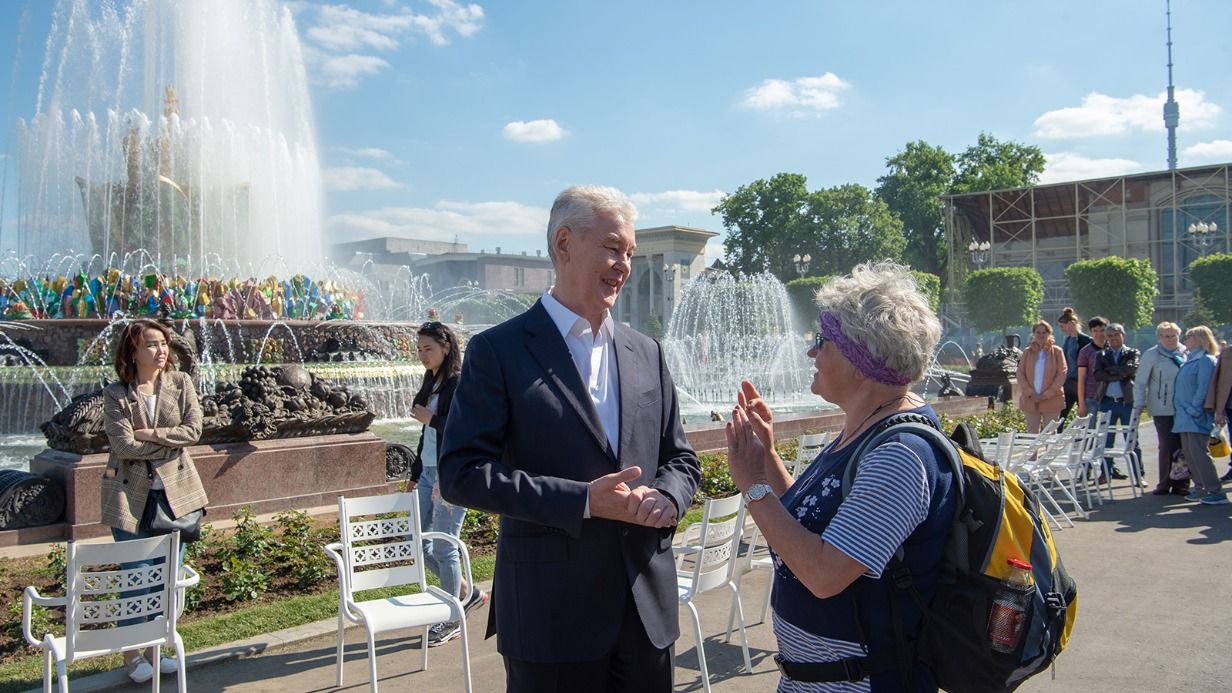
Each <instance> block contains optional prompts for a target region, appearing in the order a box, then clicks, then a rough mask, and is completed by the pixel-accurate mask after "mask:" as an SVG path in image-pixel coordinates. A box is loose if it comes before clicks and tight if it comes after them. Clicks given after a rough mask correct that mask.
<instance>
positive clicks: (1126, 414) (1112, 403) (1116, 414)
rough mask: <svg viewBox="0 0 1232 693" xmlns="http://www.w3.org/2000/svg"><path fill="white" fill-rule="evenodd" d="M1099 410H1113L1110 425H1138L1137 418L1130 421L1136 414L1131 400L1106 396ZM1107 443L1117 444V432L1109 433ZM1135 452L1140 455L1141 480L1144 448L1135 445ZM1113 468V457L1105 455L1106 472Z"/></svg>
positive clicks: (1110, 444)
mask: <svg viewBox="0 0 1232 693" xmlns="http://www.w3.org/2000/svg"><path fill="white" fill-rule="evenodd" d="M1099 410H1100V411H1101V412H1103V411H1110V412H1112V418H1111V419H1109V420H1108V425H1109V426H1123V425H1127V424H1133V425H1134V426H1137V425H1138V420H1137V419H1134V420H1133V421H1130V419H1133V416H1134V405H1133V404H1132V403H1130V402H1125V401H1123V400H1122V401H1120V402H1118V401H1116V400H1115V399H1113V398H1111V397H1105V398H1103V400H1101V401H1100V403H1099ZM1107 443H1108V447H1112V446H1113V445H1115V444H1116V434H1115V433H1109V434H1108V440H1107ZM1134 453H1135V454H1136V455H1137V457H1138V478H1139V480H1141V479H1142V448H1141V447H1139V446H1137V445H1135V446H1134ZM1112 469H1113V464H1112V458H1111V457H1105V458H1104V471H1105V473H1108V472H1111V471H1112Z"/></svg>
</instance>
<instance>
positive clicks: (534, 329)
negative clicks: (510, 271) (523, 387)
mask: <svg viewBox="0 0 1232 693" xmlns="http://www.w3.org/2000/svg"><path fill="white" fill-rule="evenodd" d="M526 331H527V332H528V333H529V334H528V336H527V340H526V347H527V349H529V350H530V353H531V356H533V357H534V359H535V360H536V361H538V362H539V365H540V366H542V367H543V370H544V372H545V373H546V374H547V377H548V380H549V381H550V382H551V383H552V384H553V385H554V386H555V387H556V390H557V391H558V392H559V393H560V395H561V398H562V399H564V401H565V402H566V403H568V404H569V406H571V407H573V410H574V411H576V412H577V415H578V418H580V419H581V420H582V423H583V424H585V426H586V429H587V430H588V431H590V434H591V435H592V436H594V439H595V442H597V443H599V446H600V447H602V448H603V449H604V450H605V451H607V454H608V456H609V457H612V458H613V460H614V459H615V456H614V455H612V446H611V445H610V444H609V443H608V442H607V434H606V433H604V432H603V424H602V423H600V421H599V413H598V412H597V411H595V405H594V403H593V402H591V401H590V395H588V394H587V393H586V385H585V383H583V382H582V376H581V374H579V373H578V369H577V364H575V363H574V362H573V356H572V354H570V353H569V347H568V346H566V345H565V340H564V338H563V337H561V335H560V331H559V330H557V329H556V323H554V322H552V317H551V316H550V315H548V311H547V309H546V308H544V307H543V304H542V303H535V305H534V306H532V307H531V309H530V314H529V315H528V316H527V319H526Z"/></svg>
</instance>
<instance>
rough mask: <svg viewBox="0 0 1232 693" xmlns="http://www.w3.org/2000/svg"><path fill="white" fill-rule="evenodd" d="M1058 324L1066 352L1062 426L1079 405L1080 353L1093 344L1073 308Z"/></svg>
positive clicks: (1063, 314)
mask: <svg viewBox="0 0 1232 693" xmlns="http://www.w3.org/2000/svg"><path fill="white" fill-rule="evenodd" d="M1057 324H1058V325H1060V326H1061V331H1062V332H1064V333H1065V342H1064V343H1063V344H1062V345H1061V349H1062V350H1063V351H1064V352H1065V386H1064V389H1065V408H1064V409H1062V410H1061V425H1062V426H1064V425H1065V420H1066V419H1068V418H1069V412H1070V410H1071V409H1073V408H1074V405H1075V404H1077V403H1078V352H1080V351H1082V347H1084V346H1086V345H1088V344H1090V343H1091V337H1090V336H1089V335H1085V334H1083V333H1082V324H1081V323H1079V322H1078V316H1077V315H1076V314H1075V313H1074V309H1073V308H1066V309H1065V311H1064V312H1062V313H1061V317H1059V318H1057Z"/></svg>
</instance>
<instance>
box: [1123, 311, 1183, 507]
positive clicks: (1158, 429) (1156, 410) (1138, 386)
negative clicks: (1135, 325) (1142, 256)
mask: <svg viewBox="0 0 1232 693" xmlns="http://www.w3.org/2000/svg"><path fill="white" fill-rule="evenodd" d="M1155 339H1156V340H1158V344H1156V345H1155V346H1153V347H1151V348H1150V349H1147V350H1146V351H1144V352H1143V353H1142V359H1141V360H1140V361H1139V362H1138V377H1137V379H1135V380H1134V415H1133V416H1132V417H1130V420H1131V421H1137V420H1138V418H1139V417H1140V416H1141V415H1142V410H1143V409H1146V411H1147V413H1148V414H1150V415H1151V420H1152V421H1154V422H1155V435H1156V436H1157V437H1158V438H1159V483H1158V484H1157V485H1156V486H1155V490H1154V491H1151V493H1153V494H1155V495H1156V496H1164V495H1167V494H1169V493H1174V494H1176V495H1178V496H1187V495H1189V479H1179V480H1177V479H1173V478H1172V477H1171V473H1172V459H1173V457H1174V456H1175V455H1176V452H1177V451H1178V450H1180V449H1181V434H1179V433H1176V432H1174V431H1173V430H1172V425H1173V418H1174V416H1175V414H1176V407H1175V406H1174V405H1173V398H1174V397H1175V396H1176V391H1175V390H1174V389H1173V386H1174V385H1175V383H1176V374H1177V372H1178V371H1180V370H1181V366H1182V365H1183V364H1184V363H1185V357H1186V355H1187V354H1188V351H1187V350H1186V349H1185V345H1184V344H1181V328H1180V327H1178V326H1177V324H1176V323H1174V322H1161V323H1159V326H1158V327H1156V328H1155Z"/></svg>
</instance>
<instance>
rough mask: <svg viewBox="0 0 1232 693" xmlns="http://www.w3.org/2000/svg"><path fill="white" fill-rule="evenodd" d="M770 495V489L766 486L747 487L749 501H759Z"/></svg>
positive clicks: (754, 485)
mask: <svg viewBox="0 0 1232 693" xmlns="http://www.w3.org/2000/svg"><path fill="white" fill-rule="evenodd" d="M767 493H770V487H769V486H767V485H766V484H753V485H752V486H750V487H749V500H761V499H762V498H765V497H766V494H767Z"/></svg>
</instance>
